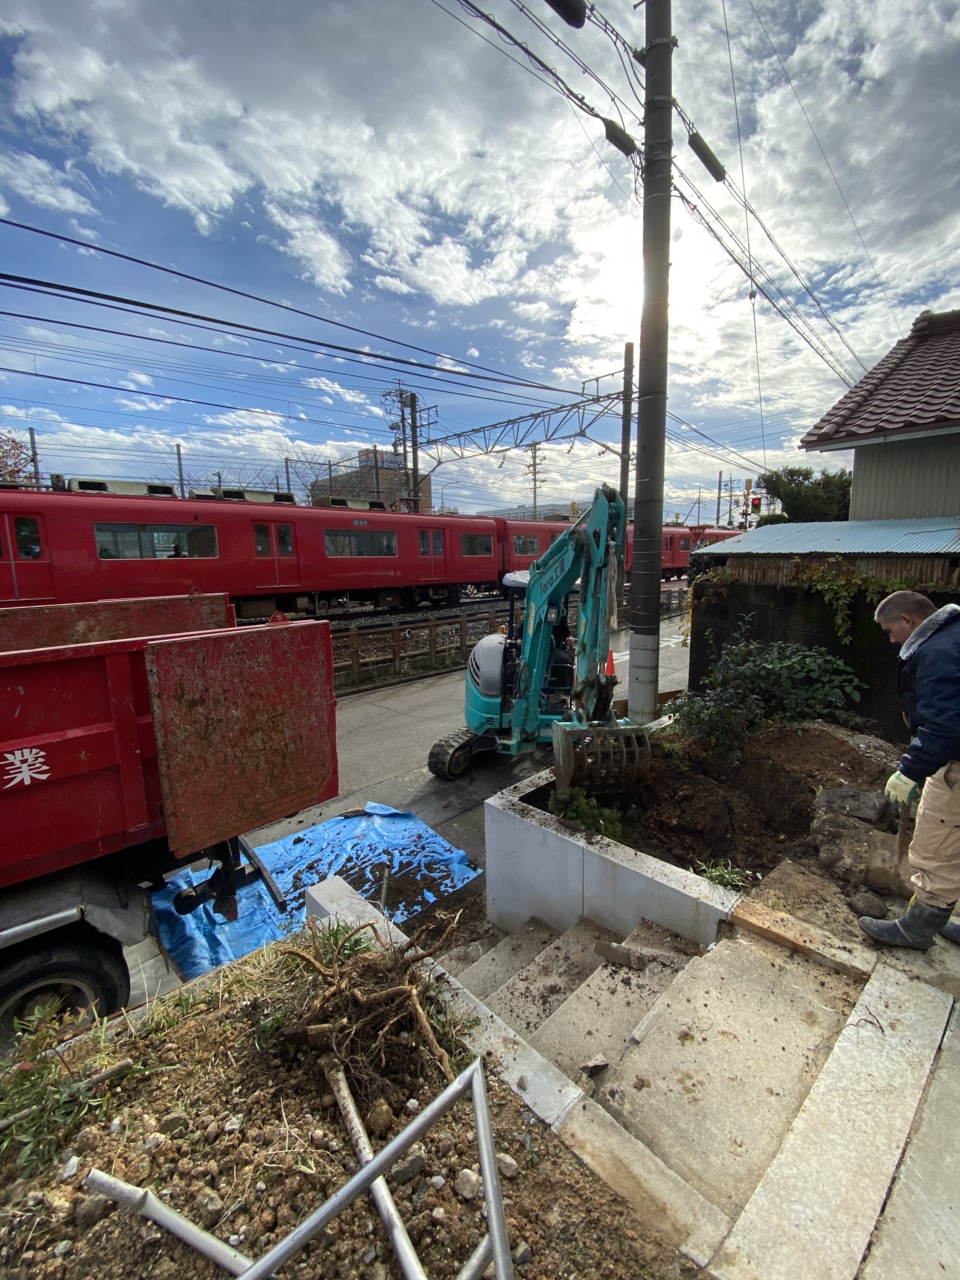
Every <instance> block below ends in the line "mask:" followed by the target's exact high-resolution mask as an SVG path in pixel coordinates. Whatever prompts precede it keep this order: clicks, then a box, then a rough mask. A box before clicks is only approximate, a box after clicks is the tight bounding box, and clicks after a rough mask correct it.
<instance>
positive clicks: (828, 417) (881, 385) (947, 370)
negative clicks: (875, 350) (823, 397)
mask: <svg viewBox="0 0 960 1280" xmlns="http://www.w3.org/2000/svg"><path fill="white" fill-rule="evenodd" d="M957 426H960V311H944V312H941V313H940V314H939V315H935V314H934V313H933V312H932V311H924V312H923V313H922V314H921V315H919V316H918V317H917V318H916V320H915V321H914V322H913V328H912V329H911V330H910V335H909V337H906V338H903V339H902V340H901V341H900V342H898V343H897V344H896V346H895V347H894V348H893V349H892V350H891V351H888V352H887V354H886V355H885V356H884V357H883V359H882V360H881V361H880V363H879V364H878V365H876V366H875V368H873V369H871V370H870V372H869V373H868V374H867V375H866V376H865V377H863V378H861V379H860V381H859V382H858V383H857V385H856V386H855V387H852V388H851V389H850V390H849V391H848V392H847V393H846V394H845V395H844V396H843V397H842V398H841V399H840V400H838V401H837V403H836V404H835V405H834V406H833V408H832V409H831V410H830V412H829V413H826V414H824V416H823V417H822V418H821V419H820V421H819V422H818V423H817V424H816V426H814V427H811V428H810V430H809V431H808V432H807V434H806V435H805V436H804V437H803V439H802V440H801V441H800V447H801V449H825V448H838V447H844V448H848V449H849V448H853V447H856V445H858V444H866V443H868V442H872V441H875V440H881V439H886V438H889V437H891V436H896V437H898V438H899V437H905V436H907V435H912V434H915V433H916V432H921V431H922V432H929V431H936V430H937V429H938V428H940V427H957Z"/></svg>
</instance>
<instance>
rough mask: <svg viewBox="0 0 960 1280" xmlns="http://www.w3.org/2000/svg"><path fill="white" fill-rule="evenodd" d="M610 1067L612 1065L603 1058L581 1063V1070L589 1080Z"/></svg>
mask: <svg viewBox="0 0 960 1280" xmlns="http://www.w3.org/2000/svg"><path fill="white" fill-rule="evenodd" d="M609 1065H610V1063H609V1062H608V1061H607V1059H606V1058H603V1057H597V1058H590V1059H588V1061H586V1062H581V1063H580V1070H581V1071H582V1072H583V1074H584V1075H585V1076H586V1077H587V1079H590V1078H591V1077H592V1076H595V1075H599V1074H600V1072H601V1071H603V1070H605V1068H607V1067H609Z"/></svg>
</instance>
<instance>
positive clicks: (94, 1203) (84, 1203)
mask: <svg viewBox="0 0 960 1280" xmlns="http://www.w3.org/2000/svg"><path fill="white" fill-rule="evenodd" d="M112 1209H113V1201H112V1200H111V1199H110V1198H109V1197H108V1196H101V1195H92V1196H84V1197H83V1198H82V1199H80V1200H78V1201H77V1205H76V1208H75V1209H74V1211H73V1220H74V1222H75V1223H76V1224H77V1228H78V1229H79V1230H80V1231H89V1230H90V1228H91V1227H92V1226H94V1225H95V1224H96V1223H98V1222H100V1221H101V1220H102V1219H103V1218H105V1217H106V1216H107V1214H108V1213H109V1212H110V1211H111V1210H112Z"/></svg>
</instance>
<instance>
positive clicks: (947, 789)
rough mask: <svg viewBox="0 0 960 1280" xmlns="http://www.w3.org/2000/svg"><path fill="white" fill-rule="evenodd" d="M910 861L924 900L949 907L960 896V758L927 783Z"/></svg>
mask: <svg viewBox="0 0 960 1280" xmlns="http://www.w3.org/2000/svg"><path fill="white" fill-rule="evenodd" d="M909 861H910V866H911V867H913V869H914V875H912V876H911V877H910V879H911V881H912V883H913V884H914V885H915V886H916V890H917V897H918V898H919V899H920V901H921V902H925V903H926V904H927V906H928V907H949V906H952V905H953V904H954V903H955V902H956V901H957V900H958V899H960V760H951V761H950V763H949V764H947V765H944V767H943V768H942V769H940V770H938V771H937V772H936V773H935V774H934V775H933V777H931V778H928V779H927V780H926V782H925V783H924V784H923V791H922V793H921V795H920V804H919V806H918V807H917V823H916V827H915V829H914V833H913V839H912V840H911V842H910V853H909Z"/></svg>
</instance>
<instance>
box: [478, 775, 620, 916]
mask: <svg viewBox="0 0 960 1280" xmlns="http://www.w3.org/2000/svg"><path fill="white" fill-rule="evenodd" d="M544 776H545V775H543V774H537V775H535V778H534V781H536V779H539V778H541V777H544ZM549 776H550V778H551V780H552V777H553V773H552V770H551V771H550V774H549ZM521 789H524V790H525V789H526V788H525V786H524V784H521ZM516 790H517V789H516V788H514V787H509V788H508V789H507V790H506V791H502V792H500V794H499V795H496V796H493V797H491V798H490V799H488V800H487V801H486V803H485V804H484V815H485V820H486V847H487V865H486V877H487V919H488V920H492V921H493V922H494V924H498V925H499V926H500V928H501V929H506V930H507V932H508V933H509V932H512V931H513V930H514V929H518V928H519V927H520V926H521V925H522V924H523V922H524V921H525V920H529V919H530V917H531V916H536V918H537V919H538V920H546V921H547V922H548V923H549V924H551V925H553V927H554V928H555V929H557V930H558V931H560V932H562V931H563V930H564V929H569V928H571V926H573V925H575V924H576V923H577V921H578V920H580V919H582V918H583V914H584V911H583V851H584V845H583V844H582V842H581V841H580V840H578V839H576V837H574V836H573V835H570V834H564V833H563V832H561V831H559V830H558V829H557V828H556V827H553V828H550V827H547V826H546V825H544V824H542V823H539V822H536V821H531V813H532V812H535V811H531V809H530V806H529V805H525V804H521V803H519V802H518V801H517V800H516V798H515V795H514V793H515V791H516ZM541 816H543V817H548V816H549V815H541ZM491 853H492V856H491ZM624 932H626V930H625V931H624Z"/></svg>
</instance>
